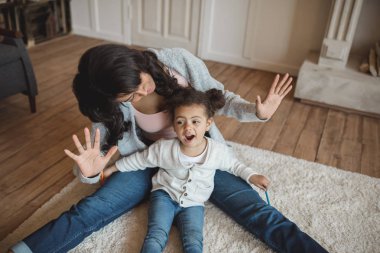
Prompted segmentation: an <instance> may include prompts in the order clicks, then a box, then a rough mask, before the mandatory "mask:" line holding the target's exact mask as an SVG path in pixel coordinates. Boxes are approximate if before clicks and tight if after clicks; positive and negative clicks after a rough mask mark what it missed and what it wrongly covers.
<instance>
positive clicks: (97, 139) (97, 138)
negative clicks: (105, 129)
mask: <svg viewBox="0 0 380 253" xmlns="http://www.w3.org/2000/svg"><path fill="white" fill-rule="evenodd" d="M94 149H97V150H100V130H99V128H97V129H96V131H95V142H94Z"/></svg>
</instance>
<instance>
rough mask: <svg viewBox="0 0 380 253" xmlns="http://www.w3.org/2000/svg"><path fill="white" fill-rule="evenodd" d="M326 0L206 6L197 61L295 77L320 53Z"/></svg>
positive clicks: (226, 1)
mask: <svg viewBox="0 0 380 253" xmlns="http://www.w3.org/2000/svg"><path fill="white" fill-rule="evenodd" d="M331 2H332V1H331V0H307V1H302V0H286V1H279V0H237V1H230V0H206V1H203V11H204V12H203V13H202V17H203V18H204V19H203V20H202V22H201V32H202V34H201V37H202V41H200V43H199V45H200V46H199V47H200V56H201V57H203V58H205V59H212V60H217V61H222V62H227V63H234V64H237V65H242V66H247V67H252V68H258V69H264V70H270V71H274V72H289V73H292V74H296V73H297V72H298V69H299V67H300V66H301V64H302V62H303V61H304V59H305V57H306V55H307V54H308V52H309V51H310V50H320V47H321V43H322V40H323V35H324V32H325V27H326V24H327V18H328V13H329V9H330V5H331Z"/></svg>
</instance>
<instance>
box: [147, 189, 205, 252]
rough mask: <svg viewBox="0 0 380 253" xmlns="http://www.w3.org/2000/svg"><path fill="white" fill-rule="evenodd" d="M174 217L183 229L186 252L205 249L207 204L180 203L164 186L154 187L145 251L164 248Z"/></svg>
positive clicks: (180, 229)
mask: <svg viewBox="0 0 380 253" xmlns="http://www.w3.org/2000/svg"><path fill="white" fill-rule="evenodd" d="M174 219H175V221H176V225H177V227H178V229H179V231H180V233H181V238H182V246H183V250H184V252H187V253H202V250H203V220H204V207H203V206H192V207H180V206H179V205H178V203H177V202H175V201H174V200H172V198H171V197H170V196H169V194H167V193H166V192H165V191H162V190H157V191H154V192H152V193H151V196H150V207H149V221H148V233H147V235H146V237H145V240H144V244H143V247H142V250H141V252H142V253H155V252H162V251H163V250H164V248H165V245H166V243H167V241H168V236H169V232H170V228H171V226H172V223H173V220H174Z"/></svg>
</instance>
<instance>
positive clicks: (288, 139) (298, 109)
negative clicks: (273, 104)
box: [272, 102, 311, 155]
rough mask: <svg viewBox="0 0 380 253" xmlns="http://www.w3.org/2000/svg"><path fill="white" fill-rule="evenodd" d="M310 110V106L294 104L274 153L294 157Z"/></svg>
mask: <svg viewBox="0 0 380 253" xmlns="http://www.w3.org/2000/svg"><path fill="white" fill-rule="evenodd" d="M310 109H311V107H310V106H305V105H303V104H301V103H299V102H294V103H293V106H292V108H291V111H290V113H289V115H288V117H287V119H286V122H285V125H284V127H283V129H282V131H281V133H280V135H279V137H278V139H277V141H276V144H275V146H274V147H273V149H272V150H273V151H274V152H278V153H282V154H286V155H293V153H294V150H295V149H296V146H297V143H298V139H299V138H300V135H301V133H302V130H303V129H304V127H305V124H306V121H307V119H308V115H309V113H310Z"/></svg>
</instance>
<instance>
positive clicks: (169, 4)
mask: <svg viewBox="0 0 380 253" xmlns="http://www.w3.org/2000/svg"><path fill="white" fill-rule="evenodd" d="M131 10H132V13H131V23H132V24H131V26H132V34H131V38H132V44H133V45H138V46H145V47H156V48H164V47H182V48H185V49H187V50H189V51H190V52H192V53H193V54H197V48H198V31H199V18H200V0H132V8H131Z"/></svg>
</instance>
